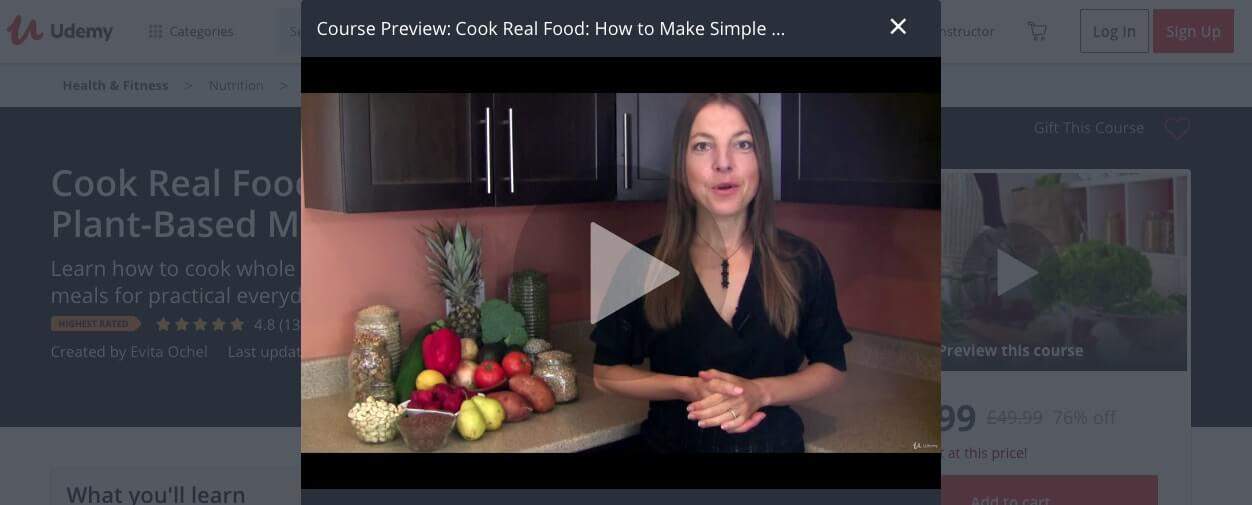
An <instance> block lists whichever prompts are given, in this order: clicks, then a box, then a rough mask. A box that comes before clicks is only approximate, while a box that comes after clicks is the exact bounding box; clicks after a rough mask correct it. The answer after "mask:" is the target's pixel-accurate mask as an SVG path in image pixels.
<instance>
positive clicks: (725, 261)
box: [696, 233, 743, 289]
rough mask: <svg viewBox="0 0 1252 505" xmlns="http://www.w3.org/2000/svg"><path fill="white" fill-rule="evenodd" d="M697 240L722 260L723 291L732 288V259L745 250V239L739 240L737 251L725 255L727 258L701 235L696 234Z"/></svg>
mask: <svg viewBox="0 0 1252 505" xmlns="http://www.w3.org/2000/svg"><path fill="white" fill-rule="evenodd" d="M696 238H698V239H700V241H701V242H704V245H706V246H708V247H709V250H710V251H713V254H716V255H717V256H718V257H720V258H722V289H727V288H730V259H731V258H733V257H735V255H736V254H739V249H741V248H743V238H742V237H741V238H740V239H739V245H737V246H735V250H733V251H731V252H730V254H728V255H725V256H722V255H721V253H718V252H717V249H715V248H714V247H713V244H710V243H709V241H707V240H704V237H702V236H700V234H699V233H696Z"/></svg>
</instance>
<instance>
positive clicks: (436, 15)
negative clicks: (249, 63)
mask: <svg viewBox="0 0 1252 505" xmlns="http://www.w3.org/2000/svg"><path fill="white" fill-rule="evenodd" d="M302 9H303V10H302V19H301V35H302V37H301V43H302V50H303V54H302V55H303V56H304V57H315V58H316V57H341V58H342V57H719V56H737V57H775V56H787V57H938V56H939V39H940V37H939V32H938V26H939V2H937V1H934V0H893V1H887V2H874V3H868V2H867V3H856V4H848V3H842V2H836V3H812V2H801V1H796V0H780V1H774V2H770V3H767V4H763V3H760V2H748V1H744V0H730V1H719V2H710V1H707V0H699V1H693V2H673V1H663V0H641V1H636V2H616V3H605V4H595V3H586V2H574V1H570V0H560V1H555V2H545V3H542V4H536V3H526V4H520V3H517V2H509V1H502V0H486V1H480V2H474V3H472V4H467V3H456V2H451V3H438V4H415V3H397V2H381V1H375V0H370V1H364V2H351V3H345V2H336V1H333V0H309V1H306V2H304V4H303V8H302Z"/></svg>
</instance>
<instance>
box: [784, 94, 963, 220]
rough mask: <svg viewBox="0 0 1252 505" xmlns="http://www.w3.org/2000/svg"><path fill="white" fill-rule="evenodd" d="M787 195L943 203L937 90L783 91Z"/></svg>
mask: <svg viewBox="0 0 1252 505" xmlns="http://www.w3.org/2000/svg"><path fill="white" fill-rule="evenodd" d="M782 138H783V149H782V184H781V186H782V199H783V200H784V201H792V202H816V203H835V204H847V205H875V206H890V207H912V208H930V209H937V208H939V95H938V94H937V93H858V94H841V93H785V94H783V95H782Z"/></svg>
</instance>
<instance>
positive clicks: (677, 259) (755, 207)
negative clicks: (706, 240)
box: [644, 93, 800, 337]
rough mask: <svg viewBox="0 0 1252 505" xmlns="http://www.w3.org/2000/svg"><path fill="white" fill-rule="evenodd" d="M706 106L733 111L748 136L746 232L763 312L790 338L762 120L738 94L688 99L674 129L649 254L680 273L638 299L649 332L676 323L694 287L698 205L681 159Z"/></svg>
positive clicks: (788, 274) (790, 279) (786, 280)
mask: <svg viewBox="0 0 1252 505" xmlns="http://www.w3.org/2000/svg"><path fill="white" fill-rule="evenodd" d="M710 104H725V105H730V106H732V107H734V108H736V109H739V112H740V114H743V118H744V120H746V121H747V123H748V130H749V132H750V133H751V134H752V141H753V144H754V146H755V152H756V162H757V167H758V170H759V171H760V184H759V185H758V186H757V193H756V197H755V198H753V199H752V202H751V203H749V204H748V227H747V228H748V229H747V233H748V235H749V237H750V240H751V241H752V244H753V246H754V248H755V249H754V250H753V254H755V255H756V258H755V260H757V261H760V264H761V271H760V284H761V295H762V300H765V301H766V303H765V312H766V313H767V314H768V315H769V321H770V324H771V325H773V326H774V328H775V329H776V330H778V332H779V333H781V334H782V335H783V336H786V337H790V336H791V335H793V334H794V333H795V331H796V327H797V325H798V324H799V319H800V316H799V312H800V309H799V304H800V292H799V291H800V290H799V286H798V280H797V278H796V276H797V273H796V270H795V268H794V266H793V260H794V259H795V258H794V251H790V250H785V247H784V245H783V244H781V243H780V241H779V238H778V231H777V229H776V228H775V227H774V199H773V194H774V184H773V180H772V179H773V175H772V174H773V170H772V168H771V166H770V161H769V160H770V152H769V137H767V136H766V132H765V120H764V118H763V117H762V115H761V109H760V108H758V107H757V105H756V102H755V101H753V100H752V99H751V98H750V97H748V96H747V95H744V94H738V93H709V94H700V95H693V96H692V97H691V98H690V99H689V100H688V101H687V105H686V106H685V107H684V108H683V110H682V114H681V115H679V116H678V122H677V123H676V124H675V125H674V169H673V171H672V173H671V174H670V178H669V191H668V193H669V194H668V196H667V197H666V212H665V226H664V228H663V229H662V230H661V239H660V242H658V243H657V246H656V251H655V252H654V253H653V255H655V256H656V257H657V258H659V259H660V260H661V261H664V262H665V263H668V264H670V265H673V266H675V267H677V268H678V269H679V272H680V273H679V275H678V277H675V278H674V280H672V281H670V282H667V283H665V284H664V285H662V286H661V287H659V288H657V289H656V290H654V291H652V292H651V293H648V295H647V297H646V298H645V299H644V313H645V314H646V316H647V319H648V324H650V325H651V326H652V327H653V328H656V329H665V328H672V327H674V326H676V325H677V324H678V323H679V322H680V321H681V320H682V314H683V302H684V301H685V300H687V297H688V296H689V294H690V293H691V292H692V290H693V289H700V287H699V283H700V281H699V279H697V278H696V275H695V270H693V268H692V266H691V243H692V240H693V237H694V235H695V233H696V211H697V206H698V204H697V203H696V201H695V199H694V198H693V197H692V196H691V190H690V188H688V187H687V161H686V160H687V148H688V143H689V140H690V138H691V126H692V123H694V122H695V118H696V114H698V113H699V112H700V110H701V109H703V108H704V107H705V106H707V105H710Z"/></svg>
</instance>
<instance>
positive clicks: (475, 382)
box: [396, 321, 556, 440]
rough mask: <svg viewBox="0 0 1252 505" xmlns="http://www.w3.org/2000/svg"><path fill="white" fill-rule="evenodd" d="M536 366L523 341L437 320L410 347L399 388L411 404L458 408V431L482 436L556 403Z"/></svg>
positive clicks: (474, 437) (448, 409)
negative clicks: (481, 336) (475, 333)
mask: <svg viewBox="0 0 1252 505" xmlns="http://www.w3.org/2000/svg"><path fill="white" fill-rule="evenodd" d="M533 368H534V367H533V365H532V363H531V360H530V357H529V356H528V355H527V354H526V353H525V352H523V351H522V347H521V346H520V345H514V346H512V347H508V346H506V345H505V344H504V343H503V342H493V343H486V344H480V343H479V341H478V340H477V339H474V338H469V337H466V338H461V337H459V336H458V335H457V333H456V332H455V331H454V330H453V329H452V328H450V327H448V326H446V325H445V323H444V322H443V321H436V322H435V323H433V324H431V325H430V326H429V327H428V328H426V334H425V335H424V336H419V338H418V339H416V340H414V341H413V343H412V345H410V346H409V349H408V350H407V351H406V352H405V354H404V357H403V359H402V360H401V364H400V372H399V376H398V378H397V379H396V391H397V393H398V395H399V398H398V399H400V400H408V401H409V403H408V408H410V409H421V410H437V411H443V412H448V413H452V414H457V417H456V431H457V433H459V434H460V435H461V437H462V438H464V439H465V440H478V439H480V438H482V437H483V435H484V434H485V433H486V432H488V431H495V430H498V429H500V428H501V427H502V426H503V425H504V423H514V422H520V421H524V420H526V419H527V418H529V417H530V415H531V413H544V412H548V411H551V410H552V409H553V408H554V407H555V406H556V399H555V396H554V395H553V393H552V389H551V388H549V387H548V384H547V383H546V382H544V381H543V380H542V379H540V378H538V377H535V376H534V375H531V372H532V371H533Z"/></svg>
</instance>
